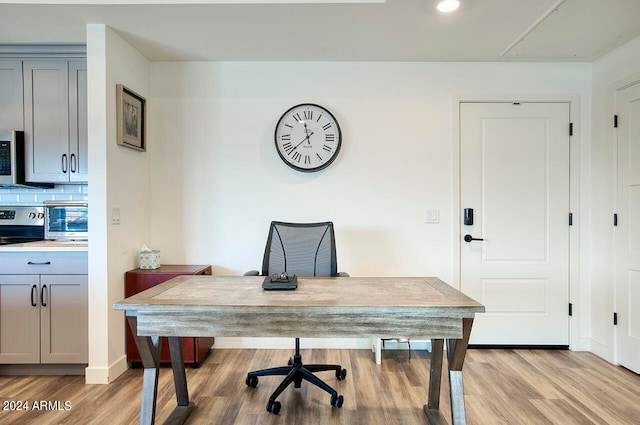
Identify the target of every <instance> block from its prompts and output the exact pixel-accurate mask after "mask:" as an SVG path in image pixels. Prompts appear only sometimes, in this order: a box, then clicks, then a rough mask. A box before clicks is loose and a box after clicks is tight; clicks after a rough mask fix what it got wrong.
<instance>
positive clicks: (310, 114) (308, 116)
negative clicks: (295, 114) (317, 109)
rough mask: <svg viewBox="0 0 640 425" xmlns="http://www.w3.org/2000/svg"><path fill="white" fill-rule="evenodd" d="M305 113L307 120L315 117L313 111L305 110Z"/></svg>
mask: <svg viewBox="0 0 640 425" xmlns="http://www.w3.org/2000/svg"><path fill="white" fill-rule="evenodd" d="M303 114H304V119H305V120H310V119H313V111H304V112H303Z"/></svg>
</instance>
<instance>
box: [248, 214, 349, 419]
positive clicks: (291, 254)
mask: <svg viewBox="0 0 640 425" xmlns="http://www.w3.org/2000/svg"><path fill="white" fill-rule="evenodd" d="M284 272H286V273H287V274H289V275H293V274H295V275H297V276H300V277H314V276H317V277H328V276H348V274H346V273H338V272H337V264H336V243H335V236H334V233H333V223H331V222H324V223H283V222H280V221H273V222H271V227H270V228H269V236H268V238H267V246H266V248H265V250H264V258H263V260H262V275H263V276H270V275H273V274H276V273H277V274H281V273H284ZM246 274H247V275H257V274H258V272H257V270H253V271H251V272H247V273H246ZM295 345H296V347H295V353H294V355H293V356H292V357H291V358H290V359H289V363H288V364H287V365H286V366H280V367H272V368H268V369H261V370H256V371H253V372H249V373H248V374H247V379H246V381H245V382H246V384H247V385H248V386H250V387H257V386H258V377H260V376H270V375H283V376H285V378H284V380H283V381H282V382H281V383H280V385H278V387H277V388H276V390H275V391H274V392H273V394H271V397H269V401H268V402H267V411H268V412H270V413H274V414H278V412H280V407H281V404H280V402H279V401H277V400H276V398H277V397H278V396H279V395H280V394H281V393H282V392H283V391H284V390H285V389H286V388H287V387H288V386H289V385H290V384H291V383H293V384H294V386H295V388H300V386H301V385H302V381H307V382H310V383H312V384H314V385H316V386H317V387H319V388H321V389H323V390H324V391H326V392H328V393H329V394H330V396H331V397H330V399H329V403H330V404H331V405H332V406H335V407H342V403H343V400H344V397H343V396H342V395H339V394H338V393H337V391H336V390H334V389H333V388H332V387H331V386H329V385H328V384H327V383H325V382H324V381H323V380H321V379H320V378H318V377H317V376H315V375H314V373H315V372H322V371H333V372H334V373H335V377H336V379H337V380H340V381H341V380H343V379H345V377H346V376H347V370H346V369H343V368H342V366H340V365H337V364H333V365H332V364H311V365H308V364H303V363H302V356H301V355H300V338H295Z"/></svg>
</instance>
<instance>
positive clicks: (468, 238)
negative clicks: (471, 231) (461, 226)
mask: <svg viewBox="0 0 640 425" xmlns="http://www.w3.org/2000/svg"><path fill="white" fill-rule="evenodd" d="M483 240H484V239H482V238H474V237H473V236H471V235H464V241H465V242H471V241H483Z"/></svg>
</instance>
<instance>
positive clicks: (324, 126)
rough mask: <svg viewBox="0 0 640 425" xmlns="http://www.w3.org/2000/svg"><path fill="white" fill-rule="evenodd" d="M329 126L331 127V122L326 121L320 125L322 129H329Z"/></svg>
mask: <svg viewBox="0 0 640 425" xmlns="http://www.w3.org/2000/svg"><path fill="white" fill-rule="evenodd" d="M330 128H331V123H327V124H325V125H323V126H322V129H323V130H324V131H327V130H329V129H330Z"/></svg>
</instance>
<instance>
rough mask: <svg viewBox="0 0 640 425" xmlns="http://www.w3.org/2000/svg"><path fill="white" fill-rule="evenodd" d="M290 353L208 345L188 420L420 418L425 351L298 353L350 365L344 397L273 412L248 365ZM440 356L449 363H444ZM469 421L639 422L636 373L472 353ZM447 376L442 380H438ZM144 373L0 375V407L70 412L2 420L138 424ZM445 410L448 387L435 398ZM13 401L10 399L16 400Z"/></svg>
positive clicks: (530, 353)
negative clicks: (112, 377)
mask: <svg viewBox="0 0 640 425" xmlns="http://www.w3.org/2000/svg"><path fill="white" fill-rule="evenodd" d="M291 353H292V350H290V351H289V350H248V349H247V350H214V351H212V352H211V355H209V357H208V358H207V359H206V361H205V362H204V363H203V364H202V366H201V367H200V368H199V369H191V368H188V369H187V377H188V384H189V394H190V397H191V400H193V401H194V402H195V403H196V409H195V410H194V412H193V413H192V415H191V417H190V419H189V421H188V424H192V425H196V424H216V425H225V424H227V425H228V424H236V425H258V424H268V425H271V424H302V425H307V424H323V425H324V424H335V425H360V424H361V425H376V424H380V425H388V424H402V425H412V424H424V423H425V417H424V414H423V412H422V406H423V405H424V404H425V403H426V397H427V396H426V394H427V390H426V385H427V380H428V370H429V357H430V355H429V353H426V352H424V351H413V352H412V356H411V361H409V360H408V356H407V351H386V352H383V362H382V365H379V366H378V365H376V364H375V362H374V361H373V353H372V352H371V351H368V350H303V352H302V355H303V361H305V362H307V363H334V362H337V363H339V364H341V365H342V366H343V367H345V368H347V369H348V375H347V378H346V380H344V381H336V378H335V375H334V374H333V373H331V372H325V374H324V375H322V376H324V377H326V381H327V382H328V383H329V385H332V386H334V387H335V388H336V389H337V390H338V392H339V393H340V394H343V395H344V398H345V401H344V406H343V407H342V408H341V409H338V408H334V407H331V406H330V405H329V396H328V395H327V394H326V393H324V392H323V391H321V390H319V389H317V388H315V387H313V386H311V385H309V384H308V383H306V384H303V386H302V388H300V389H293V388H289V389H287V390H286V391H285V392H284V393H283V394H282V395H281V396H280V398H279V400H280V401H281V402H282V410H281V412H280V414H279V415H277V416H276V415H273V414H270V413H267V412H266V411H265V405H266V402H267V399H268V398H269V395H270V394H271V391H273V390H274V389H275V387H276V386H277V384H278V383H279V380H280V377H264V378H260V383H259V385H258V387H257V388H249V387H247V386H246V385H245V382H244V381H245V376H246V373H247V372H248V371H250V370H254V369H260V368H263V367H271V366H276V365H284V364H286V361H287V360H288V358H289V356H290V354H291ZM445 362H446V360H445ZM464 380H465V381H464V385H465V391H464V392H465V394H466V407H467V422H468V423H469V424H470V425H473V424H476V425H480V424H487V425H489V424H490V425H496V424H509V425H511V424H516V425H520V424H523V425H526V424H535V425H543V424H558V425H570V424H598V425H601V424H608V425H614V424H639V423H640V376H638V375H636V374H634V373H632V372H630V371H628V370H626V369H624V368H621V367H616V366H613V365H611V364H609V363H607V362H605V361H604V360H602V359H600V358H598V357H596V356H595V355H593V354H589V353H581V352H570V351H545V350H469V352H468V354H467V360H466V363H465V367H464ZM445 382H446V380H444V379H443V383H445ZM141 384H142V370H141V369H130V370H128V371H127V372H126V373H125V374H124V375H122V376H121V377H119V378H118V379H117V380H116V381H115V382H113V383H112V384H109V385H85V384H84V377H72V376H62V377H10V376H0V401H1V402H2V408H5V407H10V406H8V405H9V404H10V403H9V401H28V403H29V405H30V407H33V403H34V402H38V405H40V402H41V401H44V402H47V403H48V404H49V405H50V406H49V407H52V408H56V407H58V406H56V402H57V401H58V402H59V408H60V409H65V402H68V404H67V406H66V407H69V409H68V410H53V411H51V410H48V411H43V410H41V411H34V410H30V411H24V410H23V411H7V410H0V424H37V425H44V424H65V425H69V424H83V425H85V424H109V425H118V424H135V423H137V422H138V413H139V412H138V409H139V406H140V388H141ZM440 404H441V408H442V409H443V411H444V412H443V413H444V414H445V415H448V414H449V413H448V412H449V401H448V387H447V386H446V384H445V385H443V389H442V400H441V402H440ZM174 406H175V396H174V393H173V381H172V375H171V370H170V368H163V369H162V371H161V374H160V386H159V391H158V412H157V416H156V419H157V421H156V422H157V423H162V422H163V421H164V419H165V418H166V417H167V416H168V415H169V413H170V412H171V410H172V409H173V407H174ZM14 407H15V406H14Z"/></svg>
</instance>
